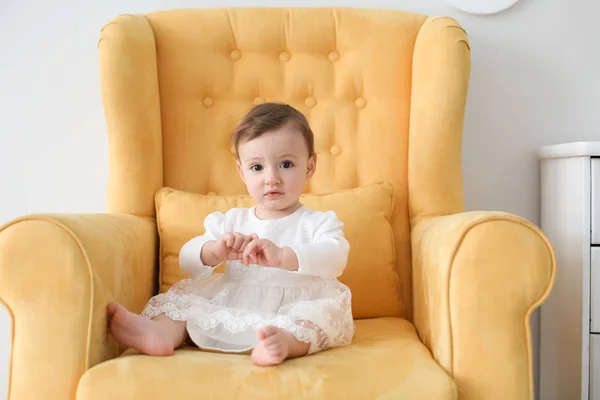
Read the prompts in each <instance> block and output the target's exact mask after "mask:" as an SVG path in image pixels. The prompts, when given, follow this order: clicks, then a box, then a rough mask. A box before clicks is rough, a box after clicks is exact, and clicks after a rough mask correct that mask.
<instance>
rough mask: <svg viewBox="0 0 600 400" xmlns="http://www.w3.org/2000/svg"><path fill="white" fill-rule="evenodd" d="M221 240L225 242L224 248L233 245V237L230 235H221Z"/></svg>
mask: <svg viewBox="0 0 600 400" xmlns="http://www.w3.org/2000/svg"><path fill="white" fill-rule="evenodd" d="M223 239H224V240H225V246H227V247H231V246H232V245H233V235H232V234H230V233H226V234H225V235H223Z"/></svg>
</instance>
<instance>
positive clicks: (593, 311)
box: [590, 247, 600, 333]
mask: <svg viewBox="0 0 600 400" xmlns="http://www.w3.org/2000/svg"><path fill="white" fill-rule="evenodd" d="M590 256H591V257H590V259H591V266H592V270H591V271H590V319H591V323H590V329H591V331H592V332H593V333H600V247H592V254H591V255H590Z"/></svg>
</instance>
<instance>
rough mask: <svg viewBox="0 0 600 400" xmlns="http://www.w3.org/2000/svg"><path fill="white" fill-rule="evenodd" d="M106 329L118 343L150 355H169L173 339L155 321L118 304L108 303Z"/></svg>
mask: <svg viewBox="0 0 600 400" xmlns="http://www.w3.org/2000/svg"><path fill="white" fill-rule="evenodd" d="M107 313H108V331H109V332H110V334H111V335H112V336H114V338H115V339H117V341H119V343H121V344H124V345H125V346H127V347H133V348H134V349H136V350H139V351H141V352H142V353H144V354H148V355H151V356H170V355H172V354H173V352H174V348H173V340H172V339H171V338H170V337H169V335H168V333H167V332H165V331H164V329H163V328H162V327H161V326H160V324H159V323H157V322H156V321H152V320H149V319H147V318H144V317H142V316H141V315H138V314H134V313H132V312H130V311H128V310H127V309H126V308H125V307H123V306H122V305H120V304H113V303H111V304H109V305H108V307H107Z"/></svg>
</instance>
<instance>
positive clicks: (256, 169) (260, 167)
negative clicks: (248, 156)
mask: <svg viewBox="0 0 600 400" xmlns="http://www.w3.org/2000/svg"><path fill="white" fill-rule="evenodd" d="M250 169H251V170H252V171H262V169H263V167H262V165H260V164H254V165H252V166H250Z"/></svg>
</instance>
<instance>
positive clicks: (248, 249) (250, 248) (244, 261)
mask: <svg viewBox="0 0 600 400" xmlns="http://www.w3.org/2000/svg"><path fill="white" fill-rule="evenodd" d="M255 246H256V242H254V241H252V242H250V243H248V245H247V246H246V248H245V249H244V252H243V255H242V264H244V265H248V262H249V256H250V254H252V251H253V249H254V247H255Z"/></svg>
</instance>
